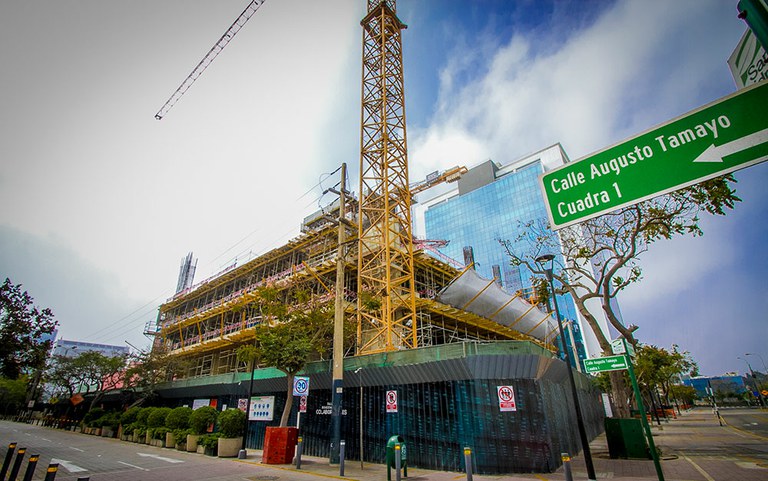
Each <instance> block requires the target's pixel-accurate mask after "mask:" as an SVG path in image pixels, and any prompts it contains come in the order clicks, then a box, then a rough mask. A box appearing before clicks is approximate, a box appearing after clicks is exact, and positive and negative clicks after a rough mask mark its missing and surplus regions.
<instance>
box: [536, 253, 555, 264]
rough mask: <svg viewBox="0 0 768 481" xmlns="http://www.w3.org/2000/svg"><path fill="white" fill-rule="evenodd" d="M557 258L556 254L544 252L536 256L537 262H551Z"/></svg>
mask: <svg viewBox="0 0 768 481" xmlns="http://www.w3.org/2000/svg"><path fill="white" fill-rule="evenodd" d="M554 258H555V256H554V254H542V255H540V256H539V257H537V258H536V263H537V264H545V263H547V262H551V261H552V260H553V259H554Z"/></svg>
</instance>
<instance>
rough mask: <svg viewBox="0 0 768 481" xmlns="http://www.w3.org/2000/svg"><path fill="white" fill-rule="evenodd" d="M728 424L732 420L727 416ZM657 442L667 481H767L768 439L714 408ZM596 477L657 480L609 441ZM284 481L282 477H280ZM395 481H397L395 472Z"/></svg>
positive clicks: (685, 419) (321, 467) (350, 476)
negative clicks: (612, 449)
mask: <svg viewBox="0 0 768 481" xmlns="http://www.w3.org/2000/svg"><path fill="white" fill-rule="evenodd" d="M761 414H765V415H766V416H767V417H768V413H765V412H763V413H761ZM726 419H727V417H726ZM653 434H654V436H653V437H654V441H655V443H656V445H657V447H659V448H661V452H662V460H661V468H662V473H663V476H664V479H665V480H666V481H766V480H768V438H765V437H762V436H760V435H756V434H750V433H747V432H745V431H743V430H741V429H739V428H738V427H737V426H729V425H724V426H720V424H719V423H718V420H717V418H716V417H715V416H714V415H713V413H712V411H711V410H710V409H696V410H692V411H689V412H686V413H683V414H682V415H681V416H680V417H679V418H678V419H673V420H670V421H669V422H668V423H665V422H664V421H662V426H661V427H658V426H656V427H654V428H653ZM590 447H591V449H592V457H593V462H594V466H595V472H596V474H597V478H598V479H613V480H616V481H637V480H658V479H659V477H658V475H657V473H656V469H655V467H654V464H653V462H652V461H650V460H648V461H646V460H625V459H610V458H609V457H608V447H607V444H606V441H605V436H604V435H602V436H599V437H598V438H596V439H595V440H594V441H593V442H592V443H591V444H590ZM260 461H261V452H260V451H250V452H249V456H248V459H246V460H241V461H240V462H248V463H260ZM270 467H273V468H274V469H275V470H276V471H279V472H281V473H282V474H283V475H289V473H290V472H294V475H295V477H297V478H298V477H301V478H302V479H306V477H307V475H309V477H312V476H314V477H316V478H317V479H333V478H336V479H347V480H360V481H372V480H377V481H378V480H385V479H387V472H386V467H385V466H383V465H377V464H365V466H364V468H363V469H361V467H360V462H359V461H347V462H346V464H345V473H344V474H345V476H344V477H343V478H342V477H340V476H339V466H338V465H329V464H328V461H327V459H322V458H312V457H306V456H305V457H303V458H302V469H301V471H300V473H299V472H298V471H296V469H295V467H294V466H291V465H285V466H270ZM572 470H573V478H574V480H585V479H587V473H586V467H585V464H584V460H583V458H582V457H581V456H575V457H574V458H573V461H572ZM408 475H409V476H408V478H403V479H408V480H420V481H421V480H430V481H447V480H464V479H467V476H466V474H464V473H448V472H439V471H429V470H424V469H418V468H409V469H408ZM281 478H282V476H281ZM392 479H395V474H394V472H393V473H392ZM564 479H565V475H564V473H563V469H562V468H560V470H558V471H557V472H555V473H548V474H520V475H514V476H488V475H477V474H476V475H474V476H473V480H474V481H490V480H495V481H523V480H526V481H529V480H540V481H562V480H564Z"/></svg>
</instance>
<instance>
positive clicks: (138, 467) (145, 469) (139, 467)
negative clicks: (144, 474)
mask: <svg viewBox="0 0 768 481" xmlns="http://www.w3.org/2000/svg"><path fill="white" fill-rule="evenodd" d="M118 463H120V464H125V465H126V466H130V467H132V468H136V469H140V470H142V471H149V470H148V469H147V468H142V467H141V466H134V465H133V464H128V463H124V462H122V461H118Z"/></svg>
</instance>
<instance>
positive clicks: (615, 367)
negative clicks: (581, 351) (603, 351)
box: [584, 356, 627, 374]
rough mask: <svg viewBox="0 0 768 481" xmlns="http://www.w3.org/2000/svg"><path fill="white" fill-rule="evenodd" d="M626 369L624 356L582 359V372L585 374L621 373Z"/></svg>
mask: <svg viewBox="0 0 768 481" xmlns="http://www.w3.org/2000/svg"><path fill="white" fill-rule="evenodd" d="M626 368H627V358H626V357H625V356H607V357H596V358H594V359H584V372H586V373H587V374H590V373H593V372H603V371H621V370H622V369H626Z"/></svg>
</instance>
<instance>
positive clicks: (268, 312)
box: [237, 287, 332, 427]
mask: <svg viewBox="0 0 768 481" xmlns="http://www.w3.org/2000/svg"><path fill="white" fill-rule="evenodd" d="M256 298H257V300H256V303H257V305H258V307H259V309H260V312H261V314H262V319H263V321H262V323H261V324H260V325H259V326H257V327H256V331H255V342H254V344H253V345H247V346H241V347H240V348H239V349H238V350H237V357H238V359H239V360H240V361H245V362H248V363H250V364H251V369H253V368H254V367H255V364H256V363H258V364H260V365H262V366H266V367H274V368H277V369H279V370H280V371H282V372H283V373H285V375H286V377H287V381H288V391H287V399H286V403H285V408H284V409H283V414H282V417H281V418H280V427H286V426H287V425H288V417H289V416H290V413H291V408H292V407H293V380H294V378H295V376H296V374H297V373H298V372H299V371H301V370H302V369H304V366H306V364H307V362H308V361H309V359H310V355H311V354H312V353H315V352H316V353H322V352H327V351H328V345H329V344H330V341H329V333H330V332H331V328H332V323H331V319H332V311H331V310H330V309H329V308H328V307H326V306H322V305H317V304H315V303H313V302H312V301H311V299H310V296H309V294H308V293H306V292H304V291H297V292H294V294H293V299H290V301H293V302H290V305H292V306H294V307H293V308H292V309H290V310H289V309H288V308H287V306H288V305H289V302H283V300H282V299H280V292H279V291H278V290H277V289H276V288H274V287H262V288H261V289H260V290H259V292H258V293H257V296H256Z"/></svg>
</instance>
